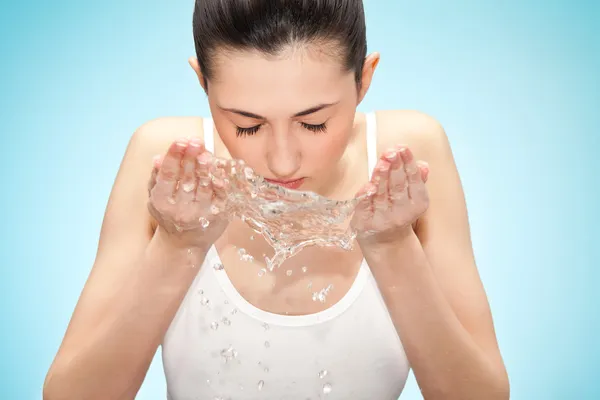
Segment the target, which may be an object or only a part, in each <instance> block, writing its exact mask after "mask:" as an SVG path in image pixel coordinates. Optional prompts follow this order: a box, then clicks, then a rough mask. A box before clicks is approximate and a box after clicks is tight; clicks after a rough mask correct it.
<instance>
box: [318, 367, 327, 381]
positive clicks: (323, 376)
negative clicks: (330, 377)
mask: <svg viewBox="0 0 600 400" xmlns="http://www.w3.org/2000/svg"><path fill="white" fill-rule="evenodd" d="M327 374H328V372H327V370H326V369H324V370H321V371H319V378H320V379H323V378H325V377H326V376H327Z"/></svg>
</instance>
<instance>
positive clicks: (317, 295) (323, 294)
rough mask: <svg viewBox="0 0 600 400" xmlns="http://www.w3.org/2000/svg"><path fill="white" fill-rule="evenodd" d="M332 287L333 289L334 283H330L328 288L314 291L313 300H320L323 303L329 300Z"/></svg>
mask: <svg viewBox="0 0 600 400" xmlns="http://www.w3.org/2000/svg"><path fill="white" fill-rule="evenodd" d="M331 289H333V285H331V284H330V285H329V286H327V287H326V288H324V289H321V290H320V291H319V292H314V293H313V296H312V299H313V301H317V300H319V301H320V302H321V303H325V301H326V300H327V295H328V294H329V291H331Z"/></svg>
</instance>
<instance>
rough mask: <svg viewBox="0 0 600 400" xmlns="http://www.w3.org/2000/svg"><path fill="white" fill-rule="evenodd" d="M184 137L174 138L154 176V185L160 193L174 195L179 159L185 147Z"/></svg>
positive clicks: (181, 157)
mask: <svg viewBox="0 0 600 400" xmlns="http://www.w3.org/2000/svg"><path fill="white" fill-rule="evenodd" d="M187 146H188V143H187V140H186V139H179V140H176V141H175V142H173V143H172V144H171V146H170V147H169V150H168V151H167V154H166V155H165V158H164V160H163V162H162V164H161V167H160V169H159V171H158V175H157V177H156V187H157V188H158V189H159V190H160V192H161V194H163V195H166V196H171V197H172V196H174V195H175V190H176V188H177V183H178V181H179V175H180V173H181V161H182V159H183V155H184V153H185V151H186V149H187Z"/></svg>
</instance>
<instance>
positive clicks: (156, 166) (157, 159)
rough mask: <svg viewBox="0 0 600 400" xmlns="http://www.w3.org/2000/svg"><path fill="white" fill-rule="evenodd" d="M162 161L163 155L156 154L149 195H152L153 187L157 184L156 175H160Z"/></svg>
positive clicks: (149, 182) (153, 161) (149, 181)
mask: <svg viewBox="0 0 600 400" xmlns="http://www.w3.org/2000/svg"><path fill="white" fill-rule="evenodd" d="M161 162H162V156H160V155H157V156H154V158H153V159H152V173H151V174H150V179H149V180H148V195H150V193H151V192H152V188H153V187H154V186H155V185H156V176H157V175H158V170H159V169H160V163H161Z"/></svg>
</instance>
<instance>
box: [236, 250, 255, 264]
mask: <svg viewBox="0 0 600 400" xmlns="http://www.w3.org/2000/svg"><path fill="white" fill-rule="evenodd" d="M238 255H239V256H240V260H241V261H246V262H253V261H254V257H252V256H251V255H250V254H248V253H247V252H246V249H239V250H238Z"/></svg>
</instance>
